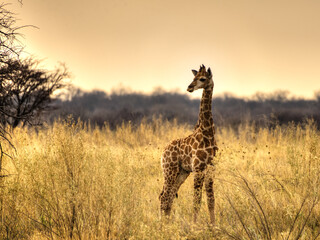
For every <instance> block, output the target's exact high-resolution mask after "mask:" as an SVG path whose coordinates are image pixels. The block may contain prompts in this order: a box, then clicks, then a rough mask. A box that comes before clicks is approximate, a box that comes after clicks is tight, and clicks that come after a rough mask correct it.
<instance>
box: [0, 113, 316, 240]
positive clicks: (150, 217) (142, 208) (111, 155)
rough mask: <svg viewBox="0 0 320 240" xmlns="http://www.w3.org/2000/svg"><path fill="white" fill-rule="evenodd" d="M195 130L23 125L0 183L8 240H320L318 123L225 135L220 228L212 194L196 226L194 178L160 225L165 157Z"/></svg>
mask: <svg viewBox="0 0 320 240" xmlns="http://www.w3.org/2000/svg"><path fill="white" fill-rule="evenodd" d="M191 131H192V130H191V128H190V127H188V126H184V125H178V124H177V123H174V122H173V123H169V122H164V121H161V120H157V119H155V120H154V121H153V122H152V123H149V124H147V123H144V122H143V123H142V124H141V125H140V126H138V127H136V128H133V127H132V126H131V125H130V124H126V125H125V124H123V125H122V126H119V127H118V128H117V129H116V130H115V131H111V130H110V129H109V128H108V126H105V127H104V128H102V129H99V128H90V127H88V126H87V125H86V124H83V123H81V122H80V123H75V122H74V121H72V120H67V121H57V122H56V123H54V124H53V125H52V126H45V127H43V128H41V129H23V128H17V129H16V130H15V131H14V132H13V133H12V142H13V144H14V145H15V147H16V152H15V151H14V150H12V149H11V150H10V148H8V151H12V152H11V156H12V159H10V158H8V157H6V158H5V159H4V163H3V164H4V171H5V173H6V175H9V176H8V177H5V178H2V179H1V180H0V181H1V182H0V194H1V195H0V204H1V205H0V210H1V212H0V239H68V238H74V239H213V238H215V239H299V238H301V239H316V238H318V237H319V234H320V204H319V193H320V190H319V188H320V182H319V181H320V150H319V149H320V148H319V147H320V140H319V136H320V133H319V131H318V130H317V129H316V127H315V125H314V123H313V122H312V121H308V122H306V124H304V125H302V126H294V125H289V126H285V127H280V126H277V127H276V128H274V129H272V130H268V129H257V128H256V127H255V126H254V125H245V124H244V125H242V126H241V127H240V128H239V129H238V130H237V131H234V130H232V129H228V128H223V129H217V139H218V144H219V147H220V151H219V153H218V155H217V157H216V159H215V164H216V180H215V193H216V223H217V224H216V227H215V228H214V229H212V228H211V227H210V224H209V223H210V220H209V216H208V212H207V208H206V204H205V201H206V198H203V203H202V207H201V210H200V214H199V220H198V223H197V224H193V223H192V209H193V207H192V198H193V188H192V183H193V179H192V175H191V176H190V177H189V178H188V179H187V180H186V182H185V184H183V185H182V187H181V189H180V191H179V197H178V198H177V199H175V201H174V207H173V208H174V213H173V216H172V218H171V219H170V220H169V221H161V219H160V216H159V200H158V196H159V193H160V192H161V188H162V184H163V179H162V170H161V167H160V155H161V151H162V149H163V148H164V146H165V145H166V144H167V143H168V142H169V141H170V140H172V139H175V138H180V137H183V136H187V135H188V134H189V133H191Z"/></svg>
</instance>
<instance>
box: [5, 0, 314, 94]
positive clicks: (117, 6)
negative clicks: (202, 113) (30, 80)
mask: <svg viewBox="0 0 320 240" xmlns="http://www.w3.org/2000/svg"><path fill="white" fill-rule="evenodd" d="M9 2H10V3H12V5H11V6H10V8H11V9H12V10H13V11H14V12H16V13H17V14H18V18H20V19H21V20H20V21H19V22H18V24H19V25H23V24H32V25H35V26H37V27H38V28H39V29H35V28H26V29H24V30H23V31H22V33H23V34H24V36H25V39H24V43H25V44H26V51H27V52H28V53H30V54H32V55H34V56H36V57H37V58H39V59H46V60H45V62H44V63H46V64H47V65H48V66H54V65H55V64H56V63H57V62H59V61H60V62H65V63H66V65H67V66H68V67H69V70H70V71H71V72H72V74H73V79H72V82H73V83H74V84H75V85H77V86H79V87H81V88H84V89H87V90H90V89H97V88H99V89H103V90H106V91H110V90H111V89H112V88H117V86H120V85H122V86H125V87H129V88H131V89H132V90H135V91H143V92H150V91H152V90H153V89H154V88H155V87H158V86H161V87H162V88H164V89H166V90H172V89H178V90H179V91H181V92H186V88H187V85H188V84H189V83H190V82H191V80H192V73H191V71H190V70H191V69H193V68H194V69H198V68H199V65H200V64H205V65H206V66H210V67H211V69H212V70H213V72H214V81H215V94H221V93H223V92H232V93H234V94H236V95H238V96H250V95H252V94H254V93H255V92H258V91H260V92H272V91H274V90H279V89H281V90H288V91H290V92H291V93H293V94H294V95H296V96H302V97H307V98H311V97H313V94H314V91H316V90H320V14H319V12H320V1H319V0H194V1H189V0H183V1H180V0H179V1H177V0H113V1H111V0H90V1H89V0H87V1H83V0H54V1H53V0H23V6H21V5H19V3H18V1H17V0H9ZM200 94H201V93H198V94H196V96H200Z"/></svg>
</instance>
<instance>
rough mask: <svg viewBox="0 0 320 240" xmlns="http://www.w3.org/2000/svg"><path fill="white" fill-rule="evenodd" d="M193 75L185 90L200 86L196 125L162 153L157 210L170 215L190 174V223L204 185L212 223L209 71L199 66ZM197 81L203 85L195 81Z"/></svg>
mask: <svg viewBox="0 0 320 240" xmlns="http://www.w3.org/2000/svg"><path fill="white" fill-rule="evenodd" d="M193 71H194V70H193ZM194 74H195V78H194V80H193V82H192V83H191V84H190V85H189V88H188V90H189V91H193V89H195V88H196V86H197V84H198V85H199V83H200V84H202V85H201V86H203V87H202V88H203V94H202V98H201V103H200V111H199V118H198V122H197V125H196V126H195V129H194V131H193V133H192V134H191V135H189V136H187V137H185V138H181V139H177V140H174V141H172V142H171V143H170V144H169V145H168V146H166V147H165V149H164V151H163V154H162V157H161V165H162V169H163V175H164V186H163V190H162V192H161V194H160V196H159V198H160V208H161V210H162V212H163V213H164V214H166V215H169V214H170V211H171V208H172V203H173V199H174V197H175V196H177V193H178V190H179V188H180V186H181V184H182V183H183V182H184V181H185V180H186V178H187V177H188V176H189V175H190V173H191V172H193V175H194V221H196V219H197V214H198V212H199V209H200V202H201V194H202V186H203V182H205V188H206V193H207V202H208V208H209V213H210V219H211V223H212V224H214V191H213V178H214V176H213V174H214V166H213V163H212V162H213V157H214V156H215V153H216V151H217V149H218V147H217V144H216V141H215V138H214V134H215V127H214V123H213V118H212V110H211V102H212V91H213V81H212V74H211V70H210V69H208V72H207V71H206V70H205V67H204V66H203V65H202V66H201V67H200V70H199V71H198V72H197V71H195V72H194ZM204 78H205V80H204ZM199 79H201V81H203V82H204V83H201V82H199V81H200V80H199ZM197 89H198V88H197Z"/></svg>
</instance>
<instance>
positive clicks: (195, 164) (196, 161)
mask: <svg viewBox="0 0 320 240" xmlns="http://www.w3.org/2000/svg"><path fill="white" fill-rule="evenodd" d="M198 164H199V160H198V159H197V158H196V159H195V160H194V161H193V165H194V166H197V165H198Z"/></svg>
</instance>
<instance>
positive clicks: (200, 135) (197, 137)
mask: <svg viewBox="0 0 320 240" xmlns="http://www.w3.org/2000/svg"><path fill="white" fill-rule="evenodd" d="M196 139H197V141H198V142H200V141H201V139H202V134H201V133H198V134H197V135H196Z"/></svg>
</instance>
